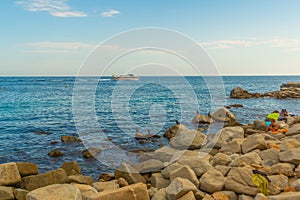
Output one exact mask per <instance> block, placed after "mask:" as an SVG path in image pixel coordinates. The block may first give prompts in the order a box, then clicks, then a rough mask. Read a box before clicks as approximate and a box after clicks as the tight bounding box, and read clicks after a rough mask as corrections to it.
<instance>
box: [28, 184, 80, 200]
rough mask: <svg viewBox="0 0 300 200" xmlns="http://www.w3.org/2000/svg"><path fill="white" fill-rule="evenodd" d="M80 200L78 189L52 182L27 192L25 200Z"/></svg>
mask: <svg viewBox="0 0 300 200" xmlns="http://www.w3.org/2000/svg"><path fill="white" fill-rule="evenodd" d="M48 199H49V200H50V199H55V200H82V196H81V193H80V190H79V189H77V188H75V187H74V186H72V185H70V184H54V185H49V186H46V187H42V188H38V189H36V190H33V191H31V192H29V193H28V195H27V196H26V200H48Z"/></svg>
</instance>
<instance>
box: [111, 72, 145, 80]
mask: <svg viewBox="0 0 300 200" xmlns="http://www.w3.org/2000/svg"><path fill="white" fill-rule="evenodd" d="M139 79H140V77H138V76H134V74H126V75H117V74H116V75H113V76H112V80H115V81H119V80H126V81H137V80H139Z"/></svg>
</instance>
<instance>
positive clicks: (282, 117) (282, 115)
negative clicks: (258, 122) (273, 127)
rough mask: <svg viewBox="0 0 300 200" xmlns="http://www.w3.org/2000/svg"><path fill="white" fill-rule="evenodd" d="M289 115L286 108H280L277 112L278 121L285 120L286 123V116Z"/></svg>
mask: <svg viewBox="0 0 300 200" xmlns="http://www.w3.org/2000/svg"><path fill="white" fill-rule="evenodd" d="M288 115H289V113H288V112H287V110H286V109H282V110H281V111H280V113H279V118H278V119H279V120H280V121H285V123H287V116H288Z"/></svg>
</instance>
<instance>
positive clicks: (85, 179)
mask: <svg viewBox="0 0 300 200" xmlns="http://www.w3.org/2000/svg"><path fill="white" fill-rule="evenodd" d="M66 182H67V183H80V184H85V185H91V184H92V183H94V179H93V178H91V177H89V176H83V175H81V174H78V175H71V176H68V178H67V179H66Z"/></svg>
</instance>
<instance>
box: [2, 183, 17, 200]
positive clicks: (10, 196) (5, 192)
mask: <svg viewBox="0 0 300 200" xmlns="http://www.w3.org/2000/svg"><path fill="white" fill-rule="evenodd" d="M0 199H3V200H14V199H15V197H14V192H13V188H12V187H5V186H0Z"/></svg>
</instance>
